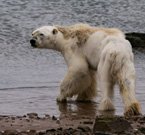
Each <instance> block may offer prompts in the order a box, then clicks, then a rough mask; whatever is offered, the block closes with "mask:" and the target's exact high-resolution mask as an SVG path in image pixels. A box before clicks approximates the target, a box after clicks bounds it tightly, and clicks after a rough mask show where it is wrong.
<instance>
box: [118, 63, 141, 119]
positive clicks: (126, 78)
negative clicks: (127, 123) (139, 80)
mask: <svg viewBox="0 0 145 135" xmlns="http://www.w3.org/2000/svg"><path fill="white" fill-rule="evenodd" d="M119 78H120V79H121V80H120V81H119V83H118V84H119V86H120V93H121V95H122V100H123V103H124V106H125V109H124V115H126V116H130V115H140V114H141V106H140V103H139V102H138V100H137V99H136V95H135V83H136V82H135V71H134V66H133V63H127V64H126V65H124V67H123V68H122V72H121V73H120V77H119Z"/></svg>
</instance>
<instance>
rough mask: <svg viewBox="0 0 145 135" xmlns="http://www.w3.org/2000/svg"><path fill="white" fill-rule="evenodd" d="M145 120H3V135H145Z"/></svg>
mask: <svg viewBox="0 0 145 135" xmlns="http://www.w3.org/2000/svg"><path fill="white" fill-rule="evenodd" d="M144 134H145V116H133V117H122V116H96V118H90V117H85V116H69V117H60V118H57V117H55V116H52V117H50V116H49V115H45V117H39V116H38V114H36V113H29V114H27V115H24V116H0V135H144Z"/></svg>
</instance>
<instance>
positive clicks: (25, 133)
mask: <svg viewBox="0 0 145 135" xmlns="http://www.w3.org/2000/svg"><path fill="white" fill-rule="evenodd" d="M19 134H20V135H27V134H28V132H27V131H21V132H20V133H19Z"/></svg>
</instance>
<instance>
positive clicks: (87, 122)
mask: <svg viewBox="0 0 145 135" xmlns="http://www.w3.org/2000/svg"><path fill="white" fill-rule="evenodd" d="M83 123H84V124H93V122H92V121H84V122H83Z"/></svg>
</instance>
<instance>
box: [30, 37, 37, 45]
mask: <svg viewBox="0 0 145 135" xmlns="http://www.w3.org/2000/svg"><path fill="white" fill-rule="evenodd" d="M30 43H31V46H32V47H37V43H36V40H35V39H31V40H30Z"/></svg>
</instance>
